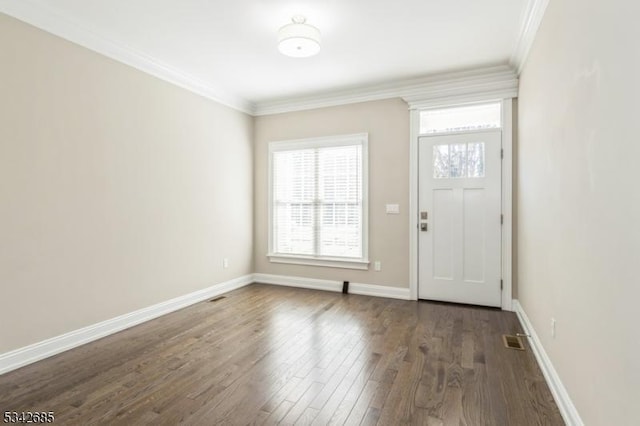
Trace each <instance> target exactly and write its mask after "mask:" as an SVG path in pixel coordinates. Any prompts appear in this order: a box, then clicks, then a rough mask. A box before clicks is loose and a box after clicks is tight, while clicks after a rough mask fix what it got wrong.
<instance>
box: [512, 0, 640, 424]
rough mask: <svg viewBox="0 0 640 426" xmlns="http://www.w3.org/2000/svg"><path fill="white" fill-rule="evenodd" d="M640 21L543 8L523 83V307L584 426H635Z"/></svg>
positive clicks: (612, 11) (622, 10)
mask: <svg viewBox="0 0 640 426" xmlns="http://www.w3.org/2000/svg"><path fill="white" fill-rule="evenodd" d="M639 11H640V10H639V6H638V4H637V3H636V2H629V1H610V2H602V1H595V0H566V1H552V2H550V4H549V7H548V10H547V12H546V15H545V17H544V20H543V23H542V26H541V28H540V31H539V33H538V35H537V38H536V41H535V44H534V46H533V49H532V51H531V54H530V56H529V59H528V62H527V64H526V66H525V69H524V72H523V73H522V76H521V81H520V83H521V86H520V98H519V120H520V123H519V124H520V127H519V153H518V167H519V176H518V214H519V222H518V234H519V235H518V258H519V270H518V286H519V288H518V291H519V299H520V301H521V303H522V305H523V307H524V309H525V311H526V312H527V314H528V315H529V317H530V319H531V321H532V322H533V325H534V327H535V329H536V330H537V332H538V334H539V336H540V338H541V341H542V344H543V346H544V348H545V349H546V351H547V353H548V355H549V357H550V358H551V361H552V362H553V365H554V366H555V368H556V369H557V371H558V373H559V375H560V378H561V379H562V381H563V383H564V384H565V386H566V387H567V389H568V392H569V394H570V396H571V398H572V400H573V402H574V404H575V405H576V407H577V409H578V411H579V413H580V415H581V417H582V419H583V420H584V422H585V423H586V424H588V425H630V424H637V422H638V402H640V366H639V360H640V355H639V354H640V331H638V330H639V329H638V321H637V318H638V317H637V313H638V302H639V301H640V279H639V278H638V277H639V274H638V269H637V268H638V264H639V262H640V189H639V188H638V182H639V181H640V179H639V178H638V176H639V175H638V170H639V168H638V160H639V159H640V142H639V140H640V137H639V135H640V119H638V111H639V108H638V102H639V100H640V83H639V82H638V76H639V75H640V54H639V53H638V52H639V51H638V48H637V41H638V40H640V26H638V24H637V22H636V18H637V15H638V12H639ZM552 317H554V318H556V320H557V336H556V338H555V339H553V338H552V337H551V332H550V321H551V318H552Z"/></svg>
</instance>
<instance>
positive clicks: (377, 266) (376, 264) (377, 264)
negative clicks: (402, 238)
mask: <svg viewBox="0 0 640 426" xmlns="http://www.w3.org/2000/svg"><path fill="white" fill-rule="evenodd" d="M373 269H374V270H375V271H380V270H381V269H382V263H380V261H379V260H376V261H375V262H373Z"/></svg>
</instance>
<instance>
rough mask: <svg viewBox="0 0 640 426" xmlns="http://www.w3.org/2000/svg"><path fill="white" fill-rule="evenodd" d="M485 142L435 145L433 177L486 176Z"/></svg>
mask: <svg viewBox="0 0 640 426" xmlns="http://www.w3.org/2000/svg"><path fill="white" fill-rule="evenodd" d="M484 151H485V149H484V142H472V143H462V144H459V143H458V144H439V145H434V146H433V177H434V178H436V179H448V178H482V177H484V172H485V170H484V167H485V165H484V160H485V158H484Z"/></svg>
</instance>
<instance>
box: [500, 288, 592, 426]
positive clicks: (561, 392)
mask: <svg viewBox="0 0 640 426" xmlns="http://www.w3.org/2000/svg"><path fill="white" fill-rule="evenodd" d="M512 306H513V310H514V311H515V313H516V314H517V315H518V319H519V320H520V324H521V325H522V328H523V329H524V332H525V333H527V334H528V335H529V336H531V337H530V338H529V342H530V343H531V347H532V349H533V354H534V355H535V357H536V360H537V361H538V365H539V366H540V369H541V370H542V374H544V378H545V380H546V381H547V384H548V385H549V389H551V393H552V394H553V399H554V400H555V401H556V404H557V405H558V408H559V409H560V414H561V415H562V418H563V419H564V422H565V423H566V424H567V425H569V426H584V423H583V422H582V419H581V418H580V415H579V414H578V410H576V407H575V405H573V402H572V401H571V398H570V397H569V393H568V392H567V389H566V388H565V387H564V385H563V384H562V380H560V376H558V373H557V372H556V369H555V368H554V367H553V364H552V363H551V359H549V356H548V355H547V353H546V351H545V350H544V347H543V346H542V343H541V342H540V339H539V338H538V334H537V333H536V331H535V329H534V328H533V325H532V324H531V322H530V321H529V317H527V314H526V313H525V312H524V309H522V305H520V303H519V302H518V300H517V299H514V300H513V304H512Z"/></svg>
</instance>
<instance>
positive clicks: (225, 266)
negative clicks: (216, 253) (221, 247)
mask: <svg viewBox="0 0 640 426" xmlns="http://www.w3.org/2000/svg"><path fill="white" fill-rule="evenodd" d="M222 267H223V268H224V269H227V268H228V267H229V258H228V257H225V258H224V259H222Z"/></svg>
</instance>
